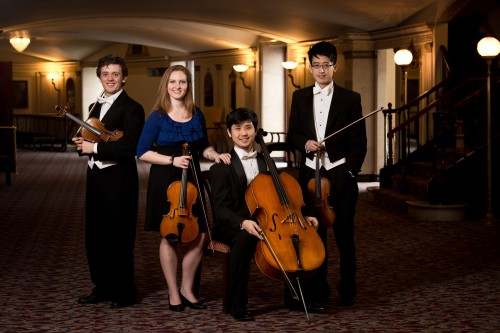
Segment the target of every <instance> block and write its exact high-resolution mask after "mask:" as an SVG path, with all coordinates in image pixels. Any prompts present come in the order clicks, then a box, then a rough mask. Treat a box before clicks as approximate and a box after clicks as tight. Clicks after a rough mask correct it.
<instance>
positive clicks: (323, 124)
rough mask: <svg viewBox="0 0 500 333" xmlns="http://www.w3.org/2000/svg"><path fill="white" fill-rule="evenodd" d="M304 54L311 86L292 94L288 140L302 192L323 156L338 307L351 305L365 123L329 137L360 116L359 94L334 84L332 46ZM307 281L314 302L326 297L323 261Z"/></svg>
mask: <svg viewBox="0 0 500 333" xmlns="http://www.w3.org/2000/svg"><path fill="white" fill-rule="evenodd" d="M308 56H309V64H310V67H309V71H310V73H311V74H312V76H313V78H314V80H315V83H314V85H313V86H309V87H305V88H303V89H300V90H297V91H295V92H294V93H293V96H292V104H291V112H290V119H289V120H290V121H289V130H288V136H287V141H288V142H289V143H291V144H292V145H293V146H294V147H295V148H296V149H297V150H299V151H300V152H301V153H302V154H301V156H302V160H301V165H300V172H299V183H300V184H301V187H302V189H303V192H304V193H307V184H308V182H309V180H310V179H312V178H314V177H315V170H316V152H318V151H323V152H324V153H323V154H321V157H320V163H319V166H320V170H319V171H320V175H321V177H325V178H327V179H328V180H329V181H330V183H331V185H332V186H331V191H330V196H329V200H330V204H331V206H332V207H333V210H334V212H335V215H336V218H335V221H334V223H333V231H334V235H335V241H336V244H337V248H338V251H339V256H340V281H339V282H338V283H337V292H338V294H339V297H340V300H339V305H341V306H351V305H353V304H354V302H355V297H356V293H357V286H356V253H355V246H354V214H355V207H356V203H357V200H358V185H357V181H356V176H357V174H358V173H359V171H360V170H361V166H362V165H363V161H364V158H365V155H366V150H367V139H366V128H365V122H364V120H362V121H359V122H358V123H356V124H354V125H353V126H350V127H349V128H347V129H345V130H343V131H341V132H339V133H338V135H334V136H332V137H330V138H328V136H329V135H331V134H332V133H335V132H336V131H338V130H340V129H342V128H344V127H345V126H348V125H350V124H351V123H353V122H355V121H356V120H358V119H360V118H362V109H361V96H360V95H359V94H358V93H357V92H354V91H351V90H348V89H345V88H342V87H340V86H338V85H337V84H336V83H335V82H333V76H334V74H335V72H336V71H337V49H336V48H335V46H334V45H332V44H331V43H328V42H319V43H316V44H314V45H313V46H312V47H311V48H310V49H309V51H308ZM323 140H324V141H323ZM305 197H306V196H305ZM310 200H312V198H310ZM321 225H322V223H321V221H320V226H321ZM318 233H319V234H320V236H321V238H322V240H323V243H324V245H325V249H327V228H326V227H320V228H319V229H318ZM307 282H308V283H307V285H306V286H304V287H305V288H304V289H305V292H307V293H308V294H310V295H311V296H312V297H313V298H314V299H316V300H318V301H326V300H327V299H328V297H329V294H330V288H329V285H328V282H327V259H325V262H324V263H323V265H322V267H321V268H320V269H318V271H317V272H316V274H315V275H314V276H313V277H312V278H310V279H309V281H307Z"/></svg>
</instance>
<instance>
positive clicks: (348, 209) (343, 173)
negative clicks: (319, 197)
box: [299, 164, 358, 301]
mask: <svg viewBox="0 0 500 333" xmlns="http://www.w3.org/2000/svg"><path fill="white" fill-rule="evenodd" d="M314 175H315V170H313V169H310V168H307V167H305V169H304V170H302V173H301V176H300V179H299V183H300V184H301V187H302V189H303V193H304V199H305V201H306V203H309V204H311V202H312V199H313V198H308V197H307V183H308V182H309V180H310V179H312V178H314ZM320 175H321V176H322V177H325V178H327V179H329V180H330V183H331V186H332V187H331V193H330V197H329V199H330V204H331V206H332V207H333V210H334V212H335V214H336V218H335V221H334V224H333V226H332V228H333V233H334V236H335V243H336V247H337V249H338V251H339V258H340V263H339V264H340V278H339V280H338V282H337V286H336V289H337V292H338V294H339V296H340V297H341V298H345V299H350V298H352V297H354V296H355V295H356V293H357V285H356V249H355V242H354V215H355V210H356V203H357V201H358V184H357V181H356V178H355V177H352V176H351V175H350V174H349V172H348V170H347V169H346V167H345V164H342V165H339V166H338V167H335V168H333V169H331V170H328V171H327V170H325V169H324V168H321V169H320ZM318 234H319V236H320V237H321V239H322V241H323V244H324V245H325V249H326V250H327V253H326V256H325V261H324V262H323V264H322V265H321V266H320V267H319V268H318V269H317V271H316V273H315V274H314V275H313V276H312V277H311V278H309V279H307V280H305V281H304V284H303V286H304V291H305V292H306V293H307V295H308V296H309V297H310V299H311V300H312V301H324V300H327V299H328V298H329V296H330V287H329V284H328V280H327V274H328V255H329V253H328V242H327V239H328V229H326V228H319V229H318Z"/></svg>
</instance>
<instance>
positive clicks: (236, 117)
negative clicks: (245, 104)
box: [226, 108, 259, 130]
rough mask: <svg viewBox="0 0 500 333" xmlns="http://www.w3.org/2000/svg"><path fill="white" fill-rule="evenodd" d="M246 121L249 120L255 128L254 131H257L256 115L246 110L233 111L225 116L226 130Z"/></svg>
mask: <svg viewBox="0 0 500 333" xmlns="http://www.w3.org/2000/svg"><path fill="white" fill-rule="evenodd" d="M246 120H250V121H251V122H252V124H253V127H255V130H257V125H258V124H259V121H258V119H257V115H256V114H255V112H253V111H252V110H250V109H248V108H238V109H234V110H233V111H231V112H229V114H228V115H227V116H226V126H227V129H228V130H230V129H231V126H233V125H239V124H241V123H243V122H244V121H246Z"/></svg>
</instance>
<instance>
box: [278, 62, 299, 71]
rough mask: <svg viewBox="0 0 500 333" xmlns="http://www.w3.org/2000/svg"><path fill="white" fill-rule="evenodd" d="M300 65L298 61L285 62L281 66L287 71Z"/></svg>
mask: <svg viewBox="0 0 500 333" xmlns="http://www.w3.org/2000/svg"><path fill="white" fill-rule="evenodd" d="M298 65H299V63H298V62H296V61H285V62H282V63H281V66H283V68H285V69H295V68H297V66H298Z"/></svg>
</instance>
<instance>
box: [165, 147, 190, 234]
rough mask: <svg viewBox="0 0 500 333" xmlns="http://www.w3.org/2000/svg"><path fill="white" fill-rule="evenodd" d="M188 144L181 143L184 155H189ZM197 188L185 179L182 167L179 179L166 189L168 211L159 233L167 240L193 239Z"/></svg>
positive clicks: (185, 175)
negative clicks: (168, 204) (168, 203)
mask: <svg viewBox="0 0 500 333" xmlns="http://www.w3.org/2000/svg"><path fill="white" fill-rule="evenodd" d="M188 147H189V145H188V144H187V143H184V144H183V145H182V153H183V155H184V156H188V155H190V154H191V153H190V151H189V149H188ZM197 197H198V190H197V189H196V186H195V185H194V184H193V183H191V182H188V181H187V169H182V178H181V180H178V181H175V182H173V183H172V184H170V186H169V187H168V189H167V200H168V201H169V202H170V211H169V212H168V214H166V215H163V219H162V221H161V224H160V234H161V236H162V237H163V238H165V239H167V240H168V241H171V242H175V243H189V242H192V241H193V240H195V238H196V237H197V236H198V233H199V226H198V218H197V217H196V216H194V215H193V205H194V204H195V203H196V198H197Z"/></svg>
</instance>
